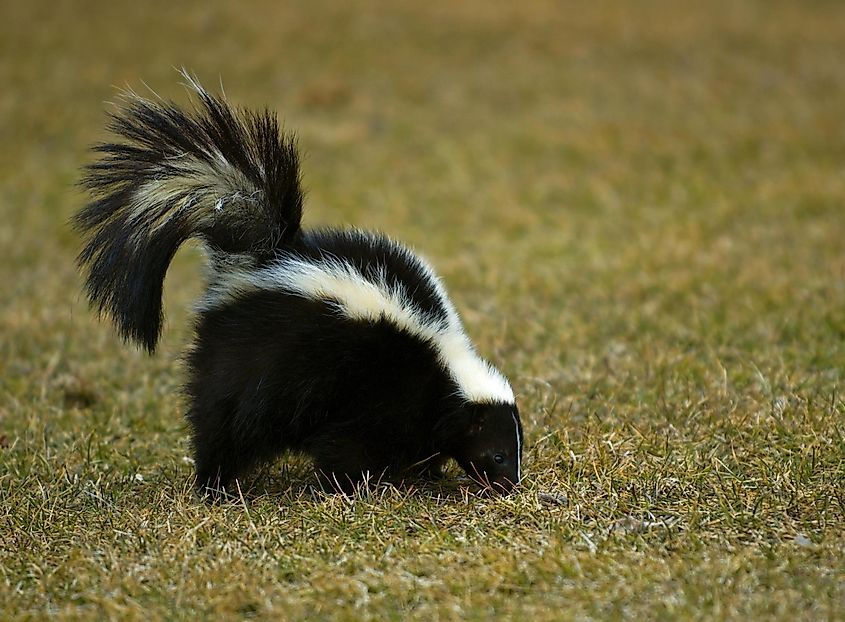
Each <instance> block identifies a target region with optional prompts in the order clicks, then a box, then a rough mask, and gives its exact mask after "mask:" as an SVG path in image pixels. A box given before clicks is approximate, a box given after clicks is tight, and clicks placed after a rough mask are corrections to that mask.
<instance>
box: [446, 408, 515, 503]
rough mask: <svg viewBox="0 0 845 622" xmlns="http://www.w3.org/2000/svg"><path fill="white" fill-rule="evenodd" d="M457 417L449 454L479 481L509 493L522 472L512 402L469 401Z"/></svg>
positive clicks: (494, 489) (488, 486) (500, 491)
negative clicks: (458, 421)
mask: <svg viewBox="0 0 845 622" xmlns="http://www.w3.org/2000/svg"><path fill="white" fill-rule="evenodd" d="M460 419H461V425H460V428H461V429H460V431H459V433H458V435H459V438H458V439H456V440H457V443H456V445H455V450H454V451H453V456H452V457H453V458H455V460H456V461H457V462H458V464H459V465H460V466H461V468H462V469H463V470H464V471H466V473H467V475H469V476H470V477H471V478H472V479H474V480H476V481H477V482H478V483H480V484H481V485H483V486H485V487H486V488H489V489H490V490H493V491H495V492H498V493H504V494H507V493H509V492H510V491H511V490H513V488H514V487H515V486H516V485H517V484H519V480H520V477H521V475H522V474H521V461H522V424H521V423H520V421H519V411H518V410H517V408H516V405H514V404H504V403H470V404H467V405H465V406H464V407H463V412H462V413H461V415H460Z"/></svg>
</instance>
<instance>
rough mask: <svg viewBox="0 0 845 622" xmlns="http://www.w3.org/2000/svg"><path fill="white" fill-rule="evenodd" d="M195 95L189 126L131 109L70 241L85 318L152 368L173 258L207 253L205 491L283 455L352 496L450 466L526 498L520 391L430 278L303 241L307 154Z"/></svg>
mask: <svg viewBox="0 0 845 622" xmlns="http://www.w3.org/2000/svg"><path fill="white" fill-rule="evenodd" d="M185 77H186V78H187V80H188V85H189V87H190V88H191V89H192V90H193V91H194V92H195V96H196V100H198V101H195V102H194V103H193V105H192V106H191V107H190V108H188V109H182V108H180V107H178V106H177V105H175V104H173V103H172V102H165V101H161V100H159V101H149V100H147V99H144V98H141V97H139V96H137V95H135V94H133V93H129V94H127V95H126V102H125V104H124V106H123V107H122V108H121V109H120V110H119V111H118V112H117V113H115V114H114V115H113V116H112V118H111V122H110V125H109V129H110V131H111V132H112V133H113V134H114V135H116V137H117V140H115V141H113V142H108V143H105V144H100V145H97V146H95V147H94V151H95V152H97V153H99V154H100V159H99V160H98V161H96V162H94V163H93V164H90V165H89V166H88V167H87V168H86V174H85V176H84V178H83V181H82V184H83V186H85V187H86V188H87V189H88V191H89V192H90V194H91V197H92V198H91V201H90V202H89V203H88V204H87V205H86V206H85V207H84V208H83V209H82V210H81V211H79V213H77V214H76V215H75V216H74V218H73V221H72V222H73V225H74V227H75V228H76V229H77V230H78V231H79V232H80V233H81V235H82V237H83V238H84V242H85V246H84V248H83V250H82V251H81V253H80V255H79V257H78V263H79V266H80V268H81V269H82V270H83V271H84V272H85V277H86V282H85V287H86V293H87V295H88V298H89V301H90V302H91V304H92V306H94V307H95V308H97V309H98V310H99V312H100V313H101V314H107V315H109V316H110V317H111V319H112V320H113V322H114V324H115V325H116V327H117V330H118V331H119V333H120V334H121V336H122V337H123V338H124V339H125V340H127V341H133V342H136V343H137V344H139V345H141V346H143V347H145V348H146V350H147V351H149V352H150V353H152V352H153V351H154V350H155V347H156V344H157V342H158V339H159V335H160V333H161V329H162V322H163V314H162V303H161V298H162V286H163V281H164V277H165V272H166V271H167V268H168V265H169V264H170V261H171V259H172V258H173V255H174V254H175V252H176V250H177V248H179V246H180V245H181V244H182V243H183V242H185V241H186V240H188V239H189V238H196V239H198V240H200V241H201V242H202V243H203V245H204V247H205V248H206V249H207V251H208V256H209V261H208V263H209V277H208V286H207V290H206V292H205V294H204V295H203V296H202V298H201V300H200V301H199V305H198V312H197V317H196V320H195V324H196V326H195V329H196V335H195V339H194V345H193V347H192V348H191V349H190V351H189V353H188V355H187V368H188V380H187V383H186V387H185V389H186V394H187V398H188V412H187V421H188V423H189V426H190V430H191V434H192V442H193V452H194V459H195V466H196V485H197V488H198V490H199V491H200V492H201V493H203V494H209V495H211V496H212V497H215V496H218V495H219V494H221V493H225V492H226V491H227V489H228V490H231V486H232V485H233V483H234V480H235V478H237V477H241V476H243V475H245V474H246V473H248V472H249V470H250V469H251V468H253V467H254V466H256V465H257V464H258V463H261V462H265V461H269V460H271V459H272V458H274V457H276V456H278V455H279V454H281V453H282V452H283V451H286V450H293V451H299V452H304V453H305V454H306V455H308V456H310V457H311V458H312V459H313V461H314V465H315V468H316V470H317V472H318V473H319V474H321V478H322V481H323V482H324V484H326V483H327V484H329V485H330V486H331V487H334V488H338V489H340V490H342V491H346V492H348V491H351V490H353V489H354V488H355V486H356V485H357V484H358V483H360V482H362V481H363V480H364V479H365V478H367V477H381V476H382V475H391V474H400V473H403V472H407V471H409V470H412V469H415V470H416V471H415V472H417V473H418V474H420V475H428V476H432V477H438V476H440V475H441V469H442V467H443V465H444V463H445V462H446V460H448V459H449V458H452V459H454V460H455V461H456V462H457V463H458V464H459V465H460V466H461V468H462V469H463V470H464V471H466V473H467V474H468V475H469V476H470V477H471V478H473V479H474V480H476V481H478V482H480V483H481V484H482V485H484V486H486V487H487V488H490V489H493V490H496V491H498V492H503V493H507V492H509V491H510V490H512V488H513V487H514V486H516V485H517V484H518V483H519V481H520V477H521V473H520V460H521V452H522V427H521V423H520V419H519V413H518V410H517V407H516V404H515V401H514V394H513V391H512V390H511V387H510V385H509V383H508V381H507V379H506V378H505V377H504V376H503V375H502V374H501V373H500V372H499V371H497V370H496V369H495V368H493V367H492V366H491V365H490V364H488V363H487V362H486V361H484V360H482V359H481V358H480V357H479V356H478V354H476V351H475V349H474V347H473V345H472V343H471V342H470V340H469V338H468V337H467V335H466V333H465V332H464V329H463V327H462V325H461V321H460V319H459V317H458V313H457V311H456V310H455V307H454V305H453V304H452V302H451V301H450V300H449V297H448V296H447V294H446V290H445V289H444V288H443V285H442V284H441V282H440V280H439V279H438V277H437V276H436V275H435V273H434V271H433V270H432V268H431V266H429V264H428V263H426V261H424V260H423V259H421V258H420V257H419V256H417V255H415V254H414V253H413V252H411V251H410V250H409V249H408V248H406V247H405V246H402V245H401V244H399V243H397V242H395V241H393V240H391V239H389V238H387V237H385V236H383V235H380V234H377V233H368V232H364V231H360V230H356V229H333V228H331V229H311V230H303V229H302V228H301V227H300V219H301V216H302V203H303V192H302V189H301V187H300V171H299V156H298V152H297V148H296V144H295V140H294V138H293V137H292V136H291V135H288V134H285V133H283V132H282V131H281V129H280V127H279V123H278V120H277V117H276V115H275V114H274V113H272V112H270V111H268V110H264V111H262V112H254V111H249V110H242V109H238V108H233V107H232V106H230V105H229V103H228V101H227V100H226V99H225V98H223V97H222V96H217V95H213V94H210V93H208V92H207V91H206V90H204V89H203V87H202V86H200V85H199V83H198V82H197V81H196V80H195V79H193V78H191V77H190V76H188V75H187V74H186V75H185Z"/></svg>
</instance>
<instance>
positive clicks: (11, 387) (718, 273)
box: [0, 0, 845, 622]
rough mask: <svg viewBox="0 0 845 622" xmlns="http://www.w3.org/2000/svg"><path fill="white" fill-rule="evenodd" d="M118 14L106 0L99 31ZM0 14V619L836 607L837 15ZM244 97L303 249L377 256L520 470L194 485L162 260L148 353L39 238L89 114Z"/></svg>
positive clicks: (66, 236)
mask: <svg viewBox="0 0 845 622" xmlns="http://www.w3.org/2000/svg"><path fill="white" fill-rule="evenodd" d="M124 4H125V6H124ZM215 6H217V8H214V9H212V8H211V7H210V6H209V5H208V4H207V3H201V2H193V3H176V2H168V3H166V2H159V1H155V2H144V3H141V2H137V3H134V4H132V5H130V4H129V3H107V2H97V3H84V4H83V3H72V2H47V1H42V0H38V1H35V0H33V1H31V2H17V3H7V5H6V6H4V10H3V20H2V22H0V79H2V85H3V88H2V90H0V249H2V262H0V618H3V619H12V620H15V619H38V618H44V617H47V616H50V617H55V618H57V619H91V620H94V619H102V618H114V619H144V620H157V619H185V620H189V619H196V618H198V617H209V618H212V617H213V618H257V619H268V620H269V619H337V620H366V619H373V620H382V619H392V620H403V619H420V620H460V619H469V620H480V619H494V618H495V619H507V618H512V619H532V620H536V621H537V622H539V621H541V620H562V619H564V620H565V619H611V620H614V619H655V618H656V619H679V620H687V619H746V620H756V619H775V620H790V621H792V620H800V619H807V620H820V619H845V416H843V415H845V398H843V395H842V382H843V374H845V69H843V68H845V64H843V63H845V4H843V3H838V2H823V1H819V2H805V3H797V2H775V1H771V2H763V1H760V2H749V1H744V0H743V1H729V0H717V1H714V2H707V3H697V4H692V3H677V2H669V1H668V0H666V1H658V0H644V1H643V2H624V1H622V0H619V1H618V2H611V1H602V2H595V3H580V2H566V3H552V2H548V3H545V2H531V3H489V2H481V1H476V0H467V1H461V2H456V3H445V2H444V3H434V4H432V3H426V4H424V3H396V4H395V5H387V4H383V3H375V2H363V3H335V2H329V1H328V0H312V1H311V2H308V3H301V4H299V3H296V4H295V3H290V4H285V5H282V4H281V3H274V2H255V3H249V4H248V5H247V4H234V3H233V4H231V5H228V6H223V5H215ZM181 66H185V67H187V68H189V69H190V70H192V71H194V72H195V73H196V74H197V75H198V76H199V77H200V78H201V79H202V80H203V81H204V82H205V83H206V84H207V85H208V86H210V87H214V86H216V85H218V84H219V83H221V82H222V84H223V87H224V88H225V92H226V94H227V96H228V97H229V99H230V100H232V101H233V102H237V103H239V104H243V105H248V106H264V105H266V106H269V107H271V108H274V109H277V110H278V111H279V112H280V115H281V116H282V117H283V118H284V119H285V123H286V126H287V127H288V128H289V129H291V130H294V131H296V133H297V134H298V136H299V142H300V145H301V147H302V149H303V151H304V153H305V158H304V162H303V172H304V182H305V185H306V187H307V189H308V197H307V212H306V216H305V223H306V225H320V224H329V223H331V224H342V223H345V224H350V225H356V226H360V227H364V228H373V229H378V230H381V231H384V232H387V233H389V234H390V235H391V236H392V237H394V238H397V239H401V240H403V241H405V242H407V243H409V244H411V245H412V246H414V247H415V248H416V249H418V250H419V251H420V252H421V253H422V254H423V255H424V256H426V257H427V258H428V259H430V261H431V262H432V263H433V264H434V265H435V266H436V267H437V269H438V271H439V272H440V273H441V275H442V276H443V277H444V280H445V282H446V284H447V287H448V288H449V291H450V293H451V294H452V297H453V299H454V300H455V302H456V304H457V306H458V308H459V310H460V312H461V314H462V316H463V318H464V321H465V323H466V326H467V330H468V332H469V333H470V335H472V337H473V338H474V339H475V341H476V343H477V345H478V348H479V350H480V351H481V352H482V353H483V355H484V356H486V357H487V358H489V359H490V360H492V361H494V362H495V363H496V364H497V365H498V366H499V367H500V368H501V369H502V370H503V371H504V372H505V373H506V374H507V375H508V376H509V377H510V379H511V381H512V384H513V386H514V389H515V391H516V393H517V395H518V398H517V399H518V402H519V405H520V409H521V412H522V419H523V425H524V427H525V435H526V453H525V457H524V469H525V474H526V475H525V480H524V482H523V485H522V486H521V487H520V489H519V491H518V492H517V493H515V494H513V495H511V496H509V497H504V498H489V497H484V496H480V495H478V494H477V493H476V490H475V489H474V488H472V486H470V485H469V484H468V482H467V481H466V480H464V479H462V478H461V473H460V472H459V471H458V469H456V468H453V469H452V470H451V471H450V476H449V478H448V479H447V480H446V481H445V482H443V483H441V484H408V485H405V486H398V487H393V486H389V485H381V486H374V487H373V488H372V489H371V490H370V491H369V492H362V494H360V495H357V496H354V497H344V496H342V495H325V494H323V493H320V492H318V491H317V490H316V489H315V487H314V484H315V478H314V476H313V474H312V472H311V468H310V465H309V464H308V463H307V462H306V461H305V460H303V459H302V458H299V457H297V456H291V457H289V458H286V459H283V460H281V461H279V462H278V463H276V464H273V465H269V466H267V467H266V468H264V469H263V470H261V471H260V472H259V473H258V474H257V475H256V476H255V477H253V478H251V479H249V480H248V481H244V482H242V486H243V488H242V495H241V498H240V499H238V500H237V501H236V502H233V503H230V504H223V505H217V506H209V505H206V504H204V503H202V502H201V501H199V500H198V499H197V498H196V497H195V496H194V494H193V493H192V490H191V484H192V482H191V477H192V466H191V464H190V459H189V458H188V456H189V454H190V448H189V446H188V439H187V433H186V428H185V425H184V423H183V420H182V413H183V401H182V398H181V396H180V386H181V382H182V378H183V375H182V373H183V369H182V364H181V358H180V357H181V353H182V352H183V349H184V347H185V345H186V343H187V342H188V340H189V338H190V317H191V307H192V304H193V301H194V299H195V297H196V296H197V295H198V294H199V293H200V291H201V289H202V267H201V266H202V259H201V253H200V252H199V250H198V249H197V248H196V247H195V246H189V247H186V248H185V249H183V250H182V251H180V252H179V254H178V255H177V257H176V259H175V261H174V263H173V265H172V267H171V270H170V272H169V274H168V279H167V284H166V285H167V287H166V293H165V308H166V311H167V316H168V321H167V325H166V329H165V334H164V339H163V342H162V345H161V348H160V350H159V352H158V353H157V354H156V355H155V356H153V357H149V356H147V355H145V354H144V353H142V352H139V351H136V350H135V349H133V348H131V347H127V346H125V345H124V344H122V343H121V342H120V340H119V338H118V337H117V336H116V335H115V333H114V332H113V330H112V329H111V327H110V325H109V324H108V323H107V322H104V321H98V320H97V319H96V317H95V315H94V314H93V313H92V312H91V311H90V310H89V309H88V308H87V305H86V302H85V300H84V298H83V296H82V294H81V279H80V277H79V275H78V274H77V272H76V269H75V266H74V257H75V254H76V253H77V252H78V250H79V248H80V241H79V240H78V238H77V237H76V236H75V235H74V233H73V232H72V231H71V230H70V229H69V227H68V226H67V220H68V219H69V217H70V216H71V215H72V214H73V213H74V212H75V211H76V210H77V209H78V208H79V207H80V206H81V205H82V204H83V203H84V201H85V197H84V195H83V194H82V192H81V191H80V190H79V189H78V187H76V185H75V184H76V182H77V180H78V178H79V170H80V167H81V166H82V165H83V164H84V163H86V162H90V161H91V155H90V154H89V152H88V151H87V148H88V146H89V145H90V144H92V143H94V142H96V141H98V140H103V139H104V138H105V137H106V134H105V132H104V129H103V128H104V124H105V116H106V112H107V111H108V110H109V109H111V106H112V104H110V103H109V102H114V101H116V100H117V89H118V88H120V87H124V86H127V85H128V86H131V87H133V88H135V89H136V90H138V91H141V92H142V91H144V90H145V89H146V88H147V87H145V84H148V85H149V87H150V88H152V89H155V91H156V92H157V93H159V94H161V95H162V96H164V97H168V98H173V99H176V100H177V101H180V102H185V101H186V95H185V92H184V89H183V88H182V86H180V81H181V78H180V76H179V75H178V73H177V71H176V70H175V68H178V67H181Z"/></svg>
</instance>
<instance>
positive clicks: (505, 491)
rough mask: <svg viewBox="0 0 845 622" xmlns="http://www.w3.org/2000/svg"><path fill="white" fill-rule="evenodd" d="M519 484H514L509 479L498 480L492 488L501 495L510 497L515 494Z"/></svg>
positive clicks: (492, 484)
mask: <svg viewBox="0 0 845 622" xmlns="http://www.w3.org/2000/svg"><path fill="white" fill-rule="evenodd" d="M518 483H519V482H516V483H515V482H512V481H511V480H509V479H507V478H503V479H498V480H496V481H494V482H492V483H491V485H490V487H491V488H492V489H493V490H494V491H496V492H497V493H499V494H501V495H509V494H510V493H511V492H513V489H514V488H516V486H517V484H518Z"/></svg>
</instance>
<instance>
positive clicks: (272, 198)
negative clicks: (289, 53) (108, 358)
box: [73, 75, 302, 352]
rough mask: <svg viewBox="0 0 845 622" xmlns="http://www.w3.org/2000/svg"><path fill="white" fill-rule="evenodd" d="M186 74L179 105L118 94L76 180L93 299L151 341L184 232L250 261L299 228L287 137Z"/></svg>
mask: <svg viewBox="0 0 845 622" xmlns="http://www.w3.org/2000/svg"><path fill="white" fill-rule="evenodd" d="M186 78H187V79H188V84H189V86H190V88H191V89H192V90H193V91H194V92H195V93H196V96H197V98H198V102H197V103H195V104H194V105H193V107H191V108H189V109H187V110H183V109H181V108H179V107H177V106H176V105H175V104H173V103H170V102H162V101H149V100H146V99H143V98H141V97H138V96H137V95H135V94H134V93H129V94H127V95H126V104H125V105H124V107H123V108H122V109H121V110H119V111H118V112H117V113H116V114H114V115H113V116H112V119H111V123H110V125H109V129H110V130H111V131H112V132H113V133H114V134H115V135H116V136H117V138H118V140H116V141H114V142H108V143H104V144H100V145H97V146H96V147H94V151H96V152H98V153H100V154H102V157H101V158H100V160H99V161H97V162H95V163H94V164H91V165H89V166H88V167H87V168H86V175H85V177H84V178H83V182H82V183H83V185H84V186H85V187H86V188H87V189H88V190H89V191H90V193H91V195H92V200H91V202H90V203H89V204H88V205H86V206H85V207H84V208H83V209H82V210H81V211H80V212H79V213H78V214H77V215H76V216H75V217H74V219H73V224H74V226H75V227H76V229H77V230H78V231H80V232H81V233H82V235H83V237H84V239H85V243H86V244H85V247H84V248H83V250H82V252H81V253H80V254H79V257H78V262H79V265H80V267H82V268H83V270H85V271H86V290H87V294H88V298H89V300H90V301H91V304H92V305H94V306H96V307H97V308H98V309H99V311H100V312H101V313H106V314H108V315H110V316H111V317H112V319H113V320H114V323H115V324H116V325H117V328H118V330H119V331H120V333H121V335H122V336H123V337H124V338H126V339H129V340H133V341H136V342H138V343H139V344H141V345H143V346H144V347H146V348H147V350H149V351H151V352H152V351H153V350H154V349H155V347H156V343H157V342H158V338H159V335H160V333H161V327H162V321H163V315H162V308H161V295H162V286H163V283H164V275H165V273H166V271H167V267H168V265H169V264H170V261H171V259H172V258H173V255H174V254H175V252H176V250H177V249H178V248H179V246H180V245H181V244H182V243H183V242H185V241H186V240H187V239H188V238H192V237H195V238H199V239H201V240H203V241H204V242H205V243H206V244H208V246H209V247H210V248H211V249H212V250H213V251H215V252H216V253H224V254H225V253H231V254H241V255H249V256H251V257H253V258H255V259H257V260H259V261H260V260H261V259H265V258H268V257H270V256H271V255H272V254H273V251H274V250H275V249H277V248H280V247H281V246H284V245H286V244H289V243H290V242H291V241H292V240H293V239H294V238H295V237H296V236H297V235H298V233H299V225H300V219H301V216H302V191H301V189H300V179H299V159H298V154H297V150H296V145H295V141H294V139H293V137H291V136H286V135H284V134H283V133H282V132H281V131H280V128H279V122H278V120H277V118H276V116H275V114H273V113H272V112H269V111H266V110H265V111H263V112H261V113H255V112H250V111H245V110H238V109H234V108H232V107H231V106H230V105H229V104H228V103H227V102H226V101H225V99H223V98H221V97H218V96H214V95H211V94H209V93H208V92H207V91H205V89H203V88H202V87H201V86H200V85H199V84H198V83H197V82H196V80H194V79H192V78H190V77H189V76H187V75H186Z"/></svg>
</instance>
